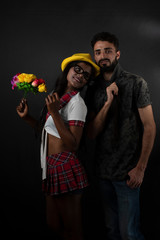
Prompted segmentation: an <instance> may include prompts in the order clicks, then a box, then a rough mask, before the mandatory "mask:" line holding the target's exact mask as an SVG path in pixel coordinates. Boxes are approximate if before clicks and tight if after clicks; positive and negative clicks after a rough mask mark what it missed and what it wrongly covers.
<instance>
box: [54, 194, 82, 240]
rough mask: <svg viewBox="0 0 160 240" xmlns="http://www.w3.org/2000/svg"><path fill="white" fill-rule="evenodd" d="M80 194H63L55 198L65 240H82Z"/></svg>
mask: <svg viewBox="0 0 160 240" xmlns="http://www.w3.org/2000/svg"><path fill="white" fill-rule="evenodd" d="M81 198H82V194H74V193H73V194H71V193H70V194H64V196H62V197H59V198H57V202H58V208H59V210H60V212H61V216H62V220H63V225H64V239H65V240H75V239H76V240H82V239H83V231H82V207H81Z"/></svg>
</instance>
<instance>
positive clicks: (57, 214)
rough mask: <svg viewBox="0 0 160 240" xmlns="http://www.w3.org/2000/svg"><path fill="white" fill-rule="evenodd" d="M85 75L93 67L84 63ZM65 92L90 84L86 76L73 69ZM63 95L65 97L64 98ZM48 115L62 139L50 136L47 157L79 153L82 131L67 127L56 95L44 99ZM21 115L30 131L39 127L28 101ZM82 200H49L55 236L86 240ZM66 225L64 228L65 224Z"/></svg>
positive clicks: (20, 109) (48, 216) (49, 220)
mask: <svg viewBox="0 0 160 240" xmlns="http://www.w3.org/2000/svg"><path fill="white" fill-rule="evenodd" d="M78 64H79V65H80V67H81V68H83V70H84V71H85V72H88V73H89V74H91V66H89V65H88V64H86V63H84V62H80V63H78ZM67 81H68V84H67V88H66V90H65V93H66V92H69V91H74V90H78V89H81V88H82V87H83V86H84V85H85V84H86V83H87V81H86V80H85V78H84V76H83V74H77V73H75V72H74V68H73V67H72V68H70V70H69V72H68V75H67ZM65 93H64V94H65ZM45 103H46V105H47V109H48V112H49V113H50V115H51V116H52V118H53V120H54V123H55V126H56V128H57V130H58V133H59V135H60V138H57V137H55V136H52V135H50V134H48V155H52V154H55V153H59V152H63V151H66V150H67V151H71V152H72V151H76V150H77V149H78V146H79V143H80V139H81V136H82V132H83V128H82V127H79V126H69V128H67V127H66V126H65V124H64V121H63V119H62V118H61V115H60V114H59V104H60V99H59V96H58V94H57V93H54V94H52V95H48V96H47V97H46V99H45ZM16 110H17V113H18V115H19V116H20V117H21V118H22V119H23V120H25V121H26V122H27V123H28V124H29V125H30V126H31V127H33V128H35V127H37V123H38V122H37V120H36V119H34V118H33V117H32V116H30V115H29V113H28V104H27V101H26V99H22V100H21V102H20V104H19V106H18V107H17V108H16ZM81 198H82V194H81V193H79V194H72V193H68V194H61V195H60V196H58V197H54V196H49V195H47V196H46V219H47V223H48V226H49V227H50V228H51V229H52V230H53V231H54V233H55V234H56V235H57V236H59V237H60V238H61V237H62V239H66V240H75V239H76V240H83V233H82V219H81ZM62 223H63V224H62Z"/></svg>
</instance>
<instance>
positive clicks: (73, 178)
mask: <svg viewBox="0 0 160 240" xmlns="http://www.w3.org/2000/svg"><path fill="white" fill-rule="evenodd" d="M87 186H88V180H87V175H86V172H85V169H84V167H83V166H82V164H81V163H80V161H79V159H78V158H77V157H76V155H75V154H74V153H73V152H68V151H65V152H61V153H57V154H53V155H51V156H48V157H47V178H46V179H45V180H44V181H43V184H42V187H43V191H44V192H45V193H47V194H49V195H58V194H61V193H66V192H71V191H74V190H78V189H83V188H85V187H87Z"/></svg>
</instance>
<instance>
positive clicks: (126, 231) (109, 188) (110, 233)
mask: <svg viewBox="0 0 160 240" xmlns="http://www.w3.org/2000/svg"><path fill="white" fill-rule="evenodd" d="M99 189H100V193H101V197H102V202H103V207H104V217H105V227H106V237H107V240H144V236H143V234H142V233H141V232H140V209H139V192H140V191H139V190H140V189H139V188H136V189H131V188H129V187H128V186H127V184H126V181H119V182H111V181H109V180H102V179H100V180H99Z"/></svg>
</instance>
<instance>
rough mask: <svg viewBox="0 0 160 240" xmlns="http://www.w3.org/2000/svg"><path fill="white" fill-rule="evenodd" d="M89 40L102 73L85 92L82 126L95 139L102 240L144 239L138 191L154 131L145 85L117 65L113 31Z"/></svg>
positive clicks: (116, 42)
mask: <svg viewBox="0 0 160 240" xmlns="http://www.w3.org/2000/svg"><path fill="white" fill-rule="evenodd" d="M91 45H92V47H93V51H94V58H95V61H96V63H97V64H98V65H99V66H100V68H101V74H100V75H99V76H98V77H97V79H96V80H95V82H94V84H93V86H91V87H90V89H89V90H88V92H87V99H89V100H88V108H89V114H88V119H89V120H88V121H89V123H88V130H87V131H88V136H89V137H90V138H92V139H96V143H97V144H96V148H95V159H96V171H97V175H98V182H99V185H98V186H99V188H100V192H101V196H102V200H103V204H104V205H103V206H104V213H105V224H106V230H107V231H106V232H107V240H143V239H144V236H143V234H142V233H141V231H140V226H139V223H140V218H139V191H140V186H141V184H142V182H143V178H144V173H145V169H146V167H147V163H148V159H149V156H150V153H151V150H152V147H153V144H154V139H155V133H156V126H155V122H154V117H153V112H152V106H151V101H150V94H149V90H148V87H147V83H146V82H145V80H144V79H143V78H142V77H140V76H137V75H134V74H131V73H129V72H127V71H124V70H123V69H122V68H121V66H120V64H119V59H120V50H119V41H118V39H117V37H116V36H115V35H113V34H110V33H107V32H102V33H98V34H96V35H95V36H94V37H93V39H92V41H91Z"/></svg>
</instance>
